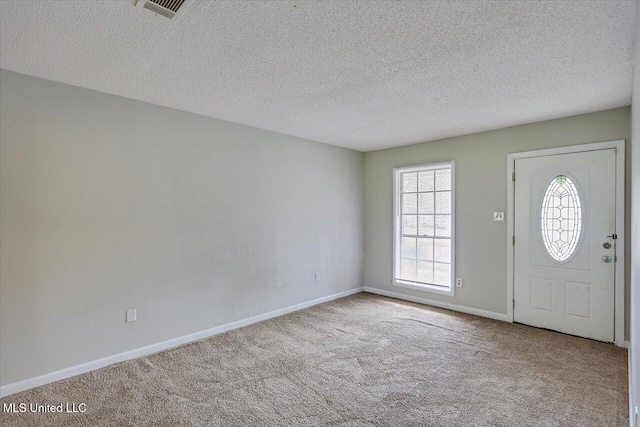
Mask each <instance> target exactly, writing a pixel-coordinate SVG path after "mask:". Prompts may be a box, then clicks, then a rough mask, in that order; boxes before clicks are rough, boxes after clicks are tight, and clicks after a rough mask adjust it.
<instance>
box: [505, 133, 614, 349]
mask: <svg viewBox="0 0 640 427" xmlns="http://www.w3.org/2000/svg"><path fill="white" fill-rule="evenodd" d="M624 144H625V140H624V139H621V140H618V141H607V142H596V143H593V144H581V145H570V146H567V147H558V148H550V149H546V150H536V151H526V152H522V153H510V154H507V319H508V321H509V322H513V286H514V276H513V275H514V264H513V263H514V246H513V238H514V236H513V232H514V222H515V218H514V213H515V207H514V202H515V185H514V181H513V172H514V168H515V161H516V160H517V159H525V158H531V157H542V156H552V155H556V154H569V153H580V152H584V151H596V150H608V149H612V148H615V149H616V234H617V235H618V239H617V241H616V256H617V257H618V261H617V262H616V268H615V276H614V280H615V285H614V286H615V287H614V289H615V305H614V307H615V318H614V334H615V335H614V336H615V344H616V345H617V346H619V347H624V336H625V325H624V309H625V307H624V257H625V254H624V247H625V231H624V208H625V202H624V181H625V172H624Z"/></svg>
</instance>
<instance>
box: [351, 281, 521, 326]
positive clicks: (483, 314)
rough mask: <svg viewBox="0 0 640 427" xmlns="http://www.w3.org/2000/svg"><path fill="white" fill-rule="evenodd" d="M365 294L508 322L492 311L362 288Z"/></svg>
mask: <svg viewBox="0 0 640 427" xmlns="http://www.w3.org/2000/svg"><path fill="white" fill-rule="evenodd" d="M364 291H365V292H370V293H372V294H378V295H384V296H385V297H391V298H397V299H401V300H405V301H411V302H417V303H420V304H426V305H432V306H435V307H440V308H446V309H448V310H453V311H459V312H461V313H466V314H474V315H476V316H481V317H488V318H489V319H495V320H502V321H503V322H510V320H509V319H508V317H507V315H506V314H502V313H495V312H493V311H486V310H480V309H479V308H473V307H465V306H464V305H456V304H450V303H447V302H441V301H435V300H430V299H427V298H421V297H414V296H411V295H405V294H400V293H397V292H392V291H386V290H384V289H378V288H370V287H368V286H365V287H364Z"/></svg>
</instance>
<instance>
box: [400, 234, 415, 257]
mask: <svg viewBox="0 0 640 427" xmlns="http://www.w3.org/2000/svg"><path fill="white" fill-rule="evenodd" d="M400 256H401V257H402V258H413V259H415V257H416V238H415V237H403V238H402V248H401V249H400Z"/></svg>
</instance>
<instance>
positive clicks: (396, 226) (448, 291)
mask: <svg viewBox="0 0 640 427" xmlns="http://www.w3.org/2000/svg"><path fill="white" fill-rule="evenodd" d="M443 167H448V168H451V280H450V285H449V288H447V287H445V286H439V285H433V284H427V283H420V282H411V281H407V280H402V279H398V278H397V277H398V276H399V269H400V237H401V236H400V230H401V221H402V217H401V203H402V199H401V196H402V191H401V188H400V186H401V185H402V182H401V181H402V180H401V174H403V173H407V172H419V171H426V170H433V169H441V168H443ZM455 177H456V164H455V161H453V160H451V161H447V162H438V163H429V164H425V165H415V166H403V167H397V168H394V169H393V277H392V278H391V282H392V283H393V284H394V285H395V286H400V287H403V288H409V289H417V290H420V291H426V292H432V293H436V294H441V295H448V296H454V295H455V288H456V285H455V282H456V280H455V277H456V268H455V266H456V243H455V242H456V202H455V201H456V197H455V196H456V186H455V181H456V180H455Z"/></svg>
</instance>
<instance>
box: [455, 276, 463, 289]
mask: <svg viewBox="0 0 640 427" xmlns="http://www.w3.org/2000/svg"><path fill="white" fill-rule="evenodd" d="M461 287H462V279H461V278H459V277H458V278H457V279H456V288H461Z"/></svg>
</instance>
